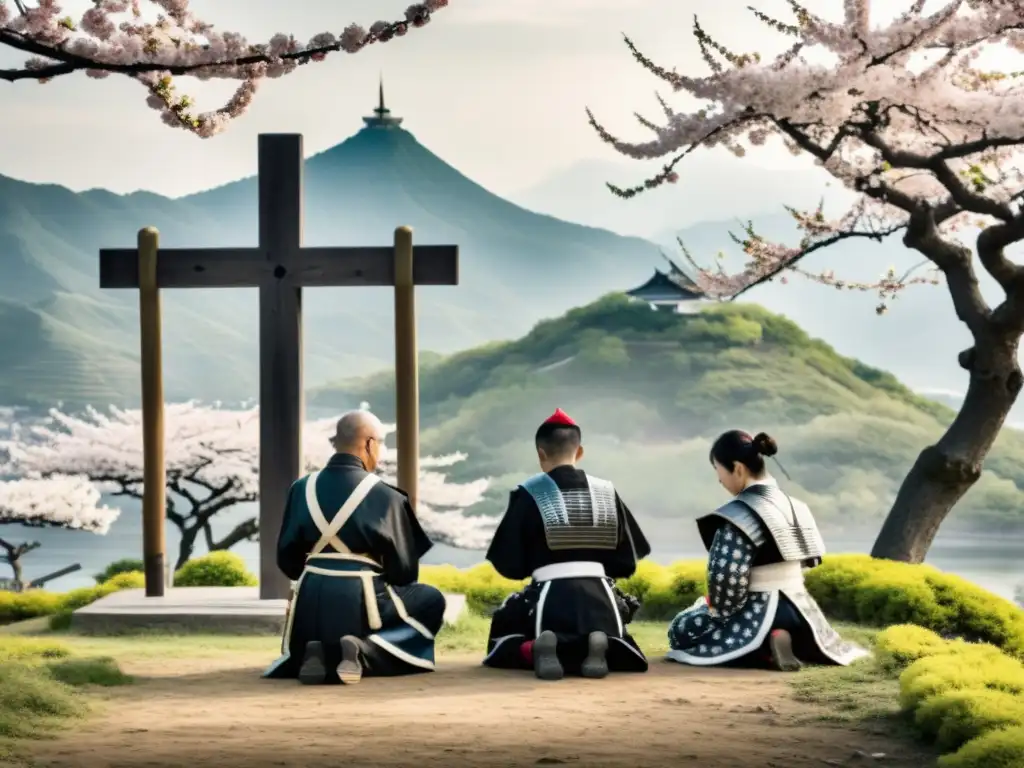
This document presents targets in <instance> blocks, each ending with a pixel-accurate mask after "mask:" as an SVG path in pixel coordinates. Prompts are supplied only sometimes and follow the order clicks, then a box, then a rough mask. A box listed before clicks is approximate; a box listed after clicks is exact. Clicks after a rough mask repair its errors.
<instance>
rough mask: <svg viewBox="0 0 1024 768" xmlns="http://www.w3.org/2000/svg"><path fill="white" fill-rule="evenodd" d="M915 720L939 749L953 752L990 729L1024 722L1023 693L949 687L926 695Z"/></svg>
mask: <svg viewBox="0 0 1024 768" xmlns="http://www.w3.org/2000/svg"><path fill="white" fill-rule="evenodd" d="M914 723H915V725H917V727H918V729H919V730H920V732H921V734H922V735H924V736H925V737H927V738H928V739H930V740H933V741H934V742H935V744H936V745H937V746H938V747H939V749H941V750H942V751H943V752H952V751H954V750H956V749H959V748H960V747H962V746H963V745H964V744H966V743H967V742H968V741H970V740H971V739H974V738H977V737H978V736H981V735H983V734H985V733H986V732H988V731H991V730H995V729H997V728H1006V727H1009V726H1013V725H1024V697H1022V696H1017V695H1014V694H1012V693H1007V692H1006V691H995V690H991V689H988V688H965V689H961V690H952V691H946V692H945V693H940V694H938V695H936V696H932V697H930V698H928V699H925V700H924V701H923V702H922V703H921V706H919V707H918V708H917V711H916V712H915V713H914ZM1021 757H1024V754H1022V755H1021Z"/></svg>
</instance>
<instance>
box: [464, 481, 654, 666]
mask: <svg viewBox="0 0 1024 768" xmlns="http://www.w3.org/2000/svg"><path fill="white" fill-rule="evenodd" d="M538 498H539V499H540V504H538ZM542 507H543V510H542ZM559 515H561V517H559ZM650 552H651V547H650V545H649V544H648V543H647V539H646V537H645V536H644V534H643V532H642V531H641V530H640V526H639V525H637V522H636V520H635V519H634V518H633V515H632V514H631V513H630V511H629V509H628V508H627V507H626V505H625V504H623V503H622V499H621V498H619V495H618V493H617V492H615V490H614V488H613V487H612V486H611V484H610V483H608V482H607V481H604V480H601V479H599V478H595V477H588V476H587V474H586V473H585V472H583V471H582V470H579V469H576V468H575V467H572V466H568V465H566V466H560V467H556V468H555V469H553V470H551V472H549V473H548V474H547V475H537V476H535V477H533V478H530V479H529V480H527V481H526V482H525V483H523V484H522V485H520V486H519V487H518V488H516V489H515V490H514V491H512V494H511V496H510V498H509V503H508V508H507V509H506V511H505V515H504V517H503V518H502V520H501V523H500V524H499V525H498V529H497V530H496V531H495V534H494V539H493V540H492V541H491V546H490V548H489V549H488V550H487V559H488V560H489V561H490V562H491V564H493V565H494V567H495V569H496V570H497V571H498V573H500V574H501V575H502V576H504V577H505V578H508V579H517V580H518V579H525V578H527V577H531V576H532V577H533V581H532V582H531V583H530V584H529V585H528V586H527V587H526V589H524V590H523V591H522V592H518V593H516V594H514V595H511V596H510V597H509V598H508V599H507V600H506V601H505V602H504V603H503V604H502V606H501V607H500V608H498V610H497V611H495V613H494V617H493V618H492V620H491V630H490V637H489V639H488V642H487V657H486V658H485V659H484V664H486V665H488V666H493V667H503V668H522V667H524V666H526V664H525V661H524V659H523V656H522V654H521V653H520V650H519V649H520V646H521V645H522V644H523V643H524V642H526V641H529V640H533V639H535V638H536V637H537V635H538V634H539V633H540V632H541V631H544V630H552V631H553V632H555V634H556V635H557V636H558V641H559V656H560V658H561V659H562V663H563V665H564V666H565V667H566V670H567V671H572V670H573V668H574V667H576V666H578V664H579V662H581V661H582V659H583V657H584V656H585V655H586V640H587V637H588V636H589V635H590V633H591V632H595V631H601V632H604V633H605V634H607V635H608V638H609V640H610V641H611V642H610V644H609V650H608V665H609V668H610V669H612V670H619V671H644V670H646V669H647V660H646V658H645V657H644V655H643V653H642V652H641V651H640V649H639V647H638V646H637V644H636V642H635V641H634V640H633V638H632V637H630V635H629V633H628V632H627V631H626V624H628V623H629V620H630V619H631V618H632V613H633V607H632V606H631V605H630V604H629V603H628V601H627V600H626V599H625V596H623V595H621V594H620V593H619V592H618V591H617V590H616V589H615V587H614V581H613V580H614V579H621V578H626V577H628V576H632V575H633V573H634V572H635V571H636V564H637V562H638V561H639V560H641V559H643V558H644V557H646V556H647V555H649V554H650ZM552 566H553V568H551V567H552ZM602 569H603V576H602V575H601V570H602ZM574 572H576V573H577V574H580V575H575V576H574V575H572V574H573V573H574ZM552 574H554V575H553V577H552V578H549V576H551V575H552Z"/></svg>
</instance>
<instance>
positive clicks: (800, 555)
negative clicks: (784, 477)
mask: <svg viewBox="0 0 1024 768" xmlns="http://www.w3.org/2000/svg"><path fill="white" fill-rule="evenodd" d="M733 501H734V502H740V503H742V504H744V505H745V506H747V507H748V508H749V509H750V510H751V511H752V512H753V513H754V514H755V515H756V516H757V517H758V518H759V519H760V521H761V523H762V524H763V525H764V527H765V528H766V529H767V532H768V534H769V536H770V537H771V539H772V540H773V541H774V543H775V545H776V547H777V548H778V550H779V556H780V557H781V558H782V559H783V560H785V561H797V562H801V561H808V560H817V559H820V558H821V557H823V556H824V554H825V542H824V541H823V540H822V538H821V532H820V531H819V530H818V524H817V522H815V520H814V515H813V514H811V510H810V509H809V508H808V506H807V505H806V504H804V503H803V502H802V501H800V500H799V499H794V498H792V497H791V496H788V495H787V494H785V493H784V492H783V491H782V490H781V489H780V488H779V487H778V486H776V485H752V486H750V487H749V488H747V489H746V490H745V491H743V492H742V493H741V494H739V496H737V497H736V498H735V499H734V500H733Z"/></svg>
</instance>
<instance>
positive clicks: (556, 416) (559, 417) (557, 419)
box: [544, 408, 579, 427]
mask: <svg viewBox="0 0 1024 768" xmlns="http://www.w3.org/2000/svg"><path fill="white" fill-rule="evenodd" d="M544 423H545V424H550V425H551V426H555V427H576V426H579V425H578V424H576V422H575V421H573V420H572V419H571V418H569V414H567V413H566V412H565V411H563V410H562V409H561V408H555V412H554V413H552V414H551V415H550V416H548V417H547V419H546V420H545V421H544Z"/></svg>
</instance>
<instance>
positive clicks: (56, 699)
mask: <svg viewBox="0 0 1024 768" xmlns="http://www.w3.org/2000/svg"><path fill="white" fill-rule="evenodd" d="M130 682H131V678H130V677H129V676H128V675H125V674H124V673H123V672H121V670H120V668H119V667H118V665H117V663H116V662H115V661H114V660H113V659H111V658H76V657H75V655H74V651H73V648H72V647H71V646H69V645H68V644H67V643H64V642H61V640H60V639H58V638H54V637H32V636H26V635H2V636H0V764H4V765H10V764H13V763H12V761H15V760H16V758H17V750H16V740H17V739H27V738H33V739H35V738H45V737H47V736H49V735H51V734H52V733H53V732H55V731H56V730H58V729H59V728H60V727H61V726H62V725H63V724H64V723H65V722H66V721H67V720H69V719H75V718H80V717H82V716H84V715H85V714H86V713H87V712H88V711H89V705H88V702H87V701H86V700H85V699H84V698H83V697H82V696H81V695H80V694H79V693H78V692H77V691H76V690H75V689H76V688H80V687H83V686H105V687H109V686H115V685H125V684H127V683H130Z"/></svg>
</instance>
